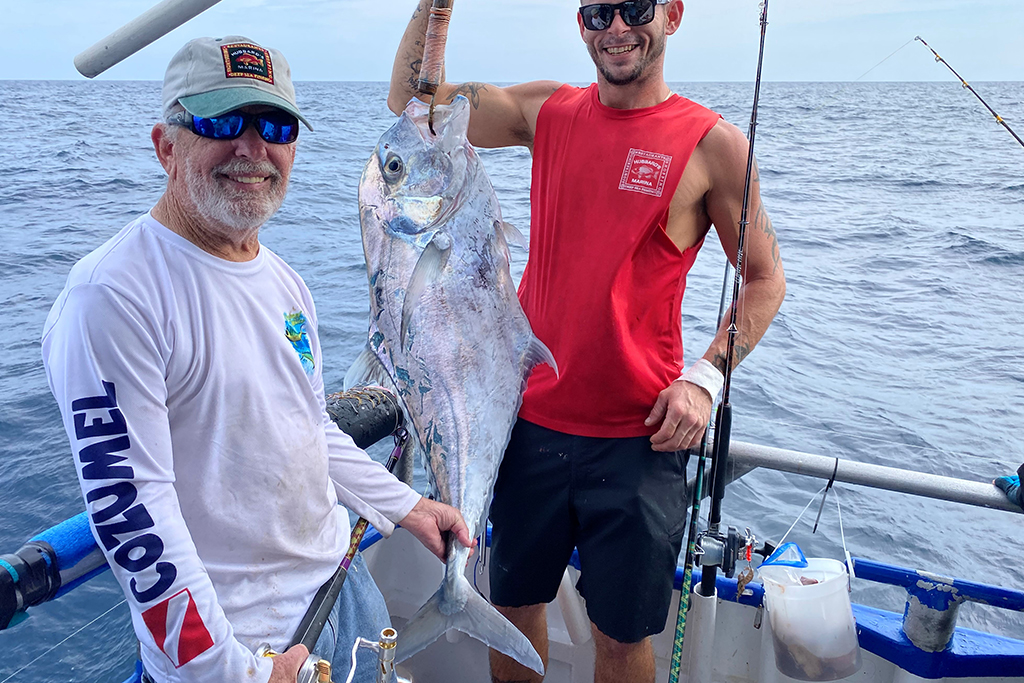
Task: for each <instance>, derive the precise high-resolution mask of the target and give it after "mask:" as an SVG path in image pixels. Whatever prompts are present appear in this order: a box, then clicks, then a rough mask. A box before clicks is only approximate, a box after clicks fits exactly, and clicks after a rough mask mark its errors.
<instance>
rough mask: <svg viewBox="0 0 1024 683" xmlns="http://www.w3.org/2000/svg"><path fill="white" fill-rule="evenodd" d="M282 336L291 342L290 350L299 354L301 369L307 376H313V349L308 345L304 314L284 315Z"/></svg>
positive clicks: (299, 312) (314, 362)
mask: <svg viewBox="0 0 1024 683" xmlns="http://www.w3.org/2000/svg"><path fill="white" fill-rule="evenodd" d="M284 336H285V337H287V338H288V341H289V342H291V345H292V348H293V349H295V352H296V353H298V354H299V360H300V361H301V362H302V369H303V371H305V373H306V374H307V375H309V376H312V375H313V370H314V369H315V368H316V361H314V360H313V349H312V347H311V346H310V345H309V335H308V334H307V333H306V314H305V313H303V312H302V311H297V312H295V313H285V314H284Z"/></svg>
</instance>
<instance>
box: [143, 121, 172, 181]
mask: <svg viewBox="0 0 1024 683" xmlns="http://www.w3.org/2000/svg"><path fill="white" fill-rule="evenodd" d="M169 128H170V126H169V124H166V123H158V124H156V125H154V126H153V130H152V131H150V134H149V137H150V139H151V140H152V141H153V150H154V151H155V152H156V158H157V159H158V160H159V161H160V165H161V166H163V167H164V171H166V172H167V175H168V176H170V175H172V174H173V173H174V166H175V164H174V144H175V143H174V138H175V135H174V134H173V133H171V132H170V130H169Z"/></svg>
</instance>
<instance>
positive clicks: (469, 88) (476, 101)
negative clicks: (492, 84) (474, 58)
mask: <svg viewBox="0 0 1024 683" xmlns="http://www.w3.org/2000/svg"><path fill="white" fill-rule="evenodd" d="M484 90H487V84H486V83H463V84H462V85H460V86H459V87H458V88H456V89H455V92H453V93H452V94H451V95H450V96H449V97H448V104H451V103H452V102H454V101H455V98H456V97H457V96H459V95H463V96H465V98H466V99H467V100H469V103H470V104H472V105H473V109H479V108H480V93H482V92H483V91H484Z"/></svg>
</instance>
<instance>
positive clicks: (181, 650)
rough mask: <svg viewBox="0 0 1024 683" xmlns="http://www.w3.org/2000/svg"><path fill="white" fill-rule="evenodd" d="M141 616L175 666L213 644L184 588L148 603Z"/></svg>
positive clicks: (186, 661) (185, 661) (158, 645)
mask: <svg viewBox="0 0 1024 683" xmlns="http://www.w3.org/2000/svg"><path fill="white" fill-rule="evenodd" d="M142 620H143V621H145V622H146V626H147V627H148V628H149V632H150V633H152V634H153V640H155V641H156V646H157V647H158V648H160V650H161V652H163V653H164V654H165V655H167V657H168V658H169V659H170V660H171V663H172V664H174V668H175V669H177V668H178V667H181V666H184V665H185V664H188V663H189V662H191V661H192V660H193V659H195V658H196V657H198V656H199V655H201V654H203V653H204V652H206V651H207V650H209V649H210V648H211V647H213V638H211V637H210V632H209V631H208V630H206V624H204V623H203V618H202V617H200V616H199V608H198V607H197V606H196V601H195V600H193V599H192V593H190V592H189V590H188V589H187V588H184V589H182V590H180V591H178V592H177V593H175V594H174V595H172V596H171V597H169V598H167V599H166V600H164V601H163V602H161V603H159V604H157V605H154V606H153V607H150V608H149V609H148V610H146V611H145V612H143V613H142Z"/></svg>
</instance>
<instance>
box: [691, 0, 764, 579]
mask: <svg viewBox="0 0 1024 683" xmlns="http://www.w3.org/2000/svg"><path fill="white" fill-rule="evenodd" d="M767 30H768V0H764V3H763V4H762V6H761V44H760V47H759V49H758V54H757V78H756V80H755V81H754V106H753V108H752V110H751V114H750V130H749V133H748V135H747V138H748V139H749V141H750V148H749V150H748V151H747V175H746V179H745V180H744V183H743V208H742V210H741V212H740V222H739V228H740V231H739V240H738V244H737V249H736V273H735V275H734V277H733V285H732V305H731V307H730V311H729V342H728V347H727V349H726V354H725V385H724V388H723V391H722V404H721V405H720V406H719V408H718V415H717V416H716V422H715V444H714V449H713V451H712V466H711V481H712V487H713V488H712V493H711V514H710V516H709V517H708V531H707V534H706V535H705V536H704V537H703V539H702V549H703V550H704V557H703V558H702V559H703V560H705V561H702V562H701V566H702V567H703V568H704V569H703V571H702V573H701V581H700V591H701V595H704V596H712V595H714V594H715V580H716V578H717V575H718V567H720V566H726V565H728V566H731V565H732V562H726V559H727V558H726V557H725V551H726V549H727V548H726V546H727V543H726V540H727V539H726V538H725V537H724V536H722V534H721V532H720V531H719V526H720V524H721V521H722V498H724V497H725V484H726V465H727V464H728V462H729V439H730V436H731V433H732V403H731V402H730V393H731V390H732V371H733V357H734V355H735V348H736V336H737V335H738V334H739V329H738V328H737V326H736V317H737V310H738V308H739V298H740V281H741V279H742V273H743V256H744V254H743V251H744V247H745V245H746V236H747V214H748V210H749V208H750V189H751V188H750V185H751V177H752V175H753V170H754V138H755V136H756V134H757V103H758V100H759V98H760V96H761V65H762V63H763V61H764V38H765V33H766V32H767ZM712 545H718V546H720V548H721V552H716V553H708V550H709V549H710V548H709V546H712ZM716 560H717V561H716Z"/></svg>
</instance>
